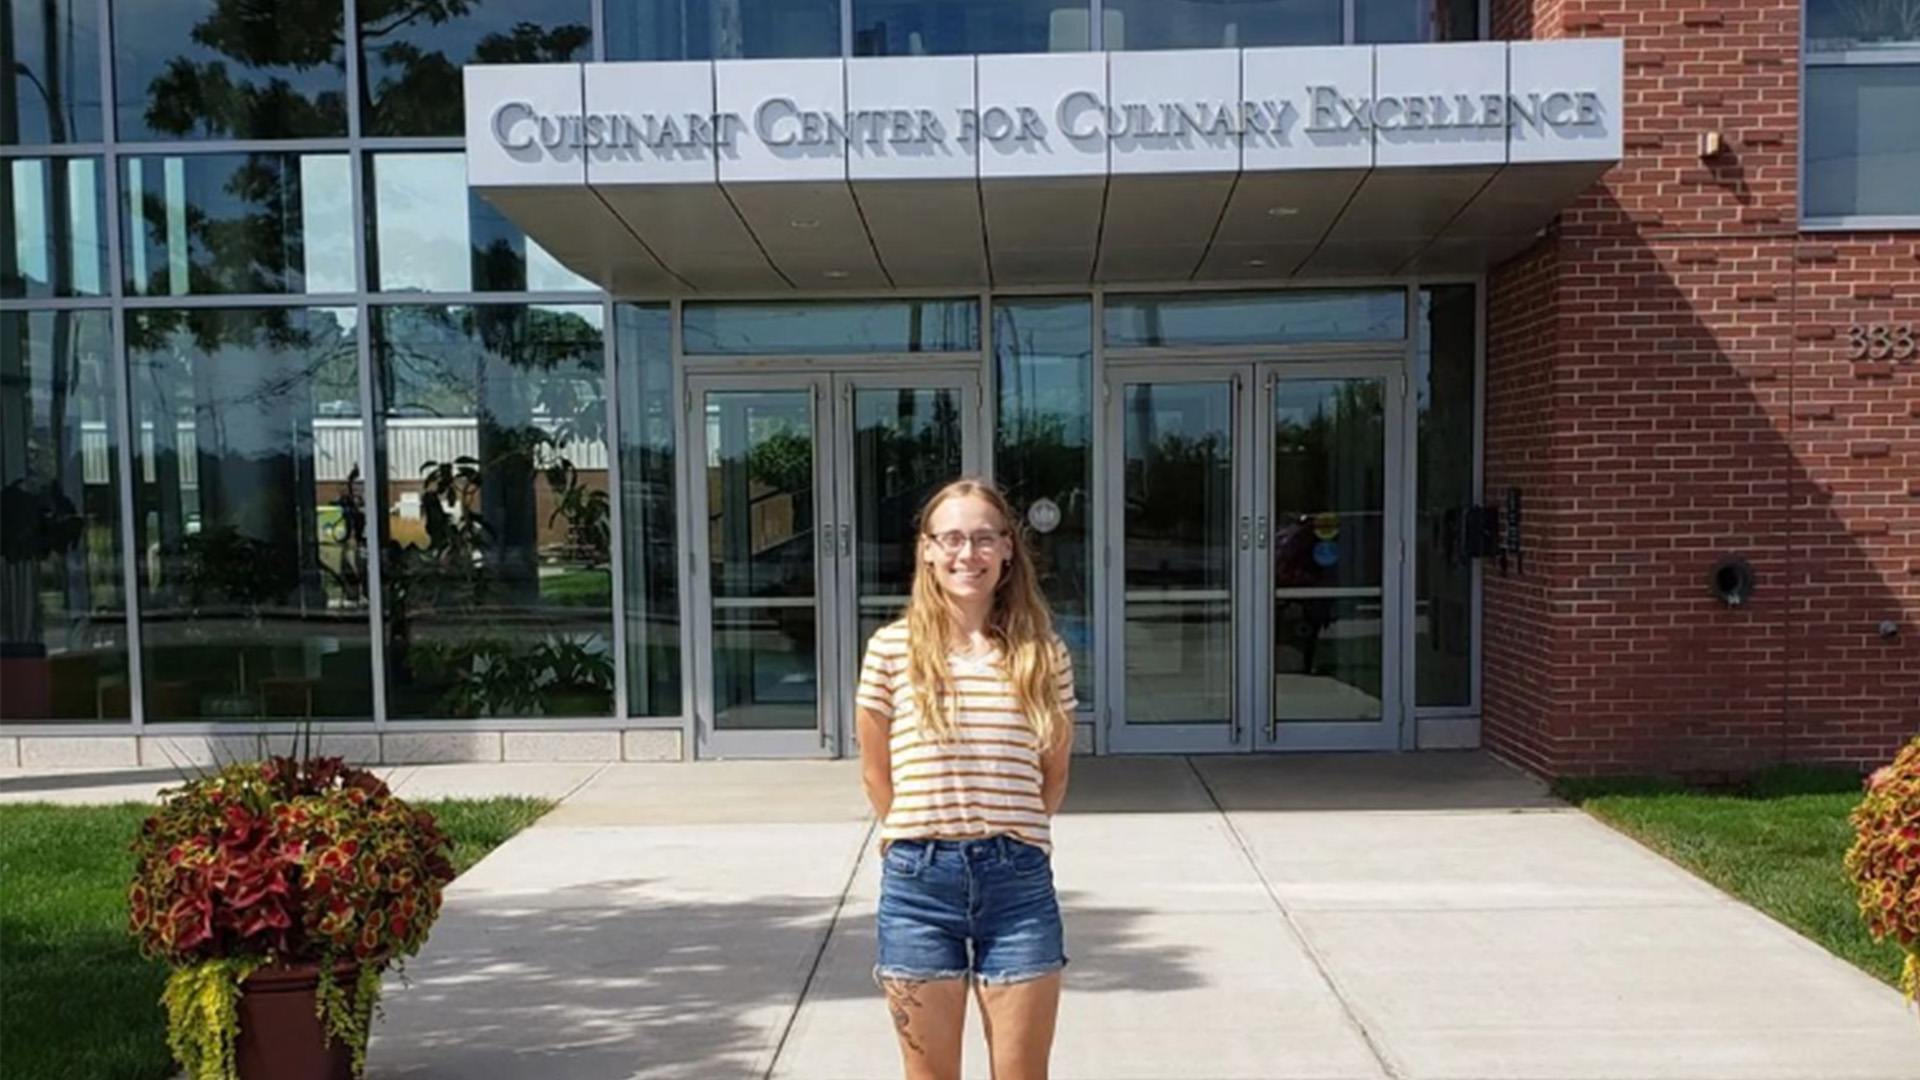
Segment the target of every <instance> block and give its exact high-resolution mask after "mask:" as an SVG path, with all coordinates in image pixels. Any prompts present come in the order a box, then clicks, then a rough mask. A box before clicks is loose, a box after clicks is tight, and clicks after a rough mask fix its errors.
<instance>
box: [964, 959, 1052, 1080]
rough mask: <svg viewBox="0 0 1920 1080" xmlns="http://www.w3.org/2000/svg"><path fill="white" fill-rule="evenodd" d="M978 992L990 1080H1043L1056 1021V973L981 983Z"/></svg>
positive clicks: (1044, 1079)
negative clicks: (991, 1061)
mask: <svg viewBox="0 0 1920 1080" xmlns="http://www.w3.org/2000/svg"><path fill="white" fill-rule="evenodd" d="M979 993H980V1016H981V1023H982V1025H983V1026H984V1028H985V1030H986V1035H987V1053H988V1054H989V1055H990V1056H991V1057H992V1059H993V1080H1047V1062H1048V1059H1049V1058H1051V1057H1052V1055H1053V1029H1054V1025H1055V1023H1056V1022H1057V1021H1058V1020H1059V1018H1060V974H1059V973H1058V972H1055V973H1054V974H1052V975H1047V976H1043V977H1042V978H1038V979H1030V980H1028V981H1026V982H1017V983H1005V984H1001V985H998V986H994V985H988V984H982V985H981V987H980V990H979Z"/></svg>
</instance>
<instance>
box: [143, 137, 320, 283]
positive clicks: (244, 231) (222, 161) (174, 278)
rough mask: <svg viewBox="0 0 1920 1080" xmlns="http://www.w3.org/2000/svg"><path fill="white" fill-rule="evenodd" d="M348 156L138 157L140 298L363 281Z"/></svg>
mask: <svg viewBox="0 0 1920 1080" xmlns="http://www.w3.org/2000/svg"><path fill="white" fill-rule="evenodd" d="M347 169H348V165H347V156H346V155H345V154H193V155H166V156H161V155H157V154H156V155H149V156H145V157H134V158H128V159H126V161H125V173H124V175H123V176H122V183H123V186H124V192H123V195H124V198H123V200H122V202H123V206H122V208H121V223H122V225H123V227H124V229H125V233H126V277H127V291H128V292H129V293H132V294H133V295H135V296H204V295H210V294H233V293H306V294H313V293H328V292H349V291H352V289H353V283H354V276H353V243H352V236H353V185H352V176H351V174H350V173H349V172H348V171H347Z"/></svg>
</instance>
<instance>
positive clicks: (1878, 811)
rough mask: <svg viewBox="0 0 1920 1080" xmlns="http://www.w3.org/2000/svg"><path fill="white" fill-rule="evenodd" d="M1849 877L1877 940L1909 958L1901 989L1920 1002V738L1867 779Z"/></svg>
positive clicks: (1849, 860) (1855, 822)
mask: <svg viewBox="0 0 1920 1080" xmlns="http://www.w3.org/2000/svg"><path fill="white" fill-rule="evenodd" d="M1852 820H1853V831H1854V842H1853V847H1852V848H1851V849H1849V850H1848V851H1847V860H1846V867H1847V874H1848V876H1849V877H1851V878H1852V879H1853V884H1854V888H1855V890H1856V892H1857V896H1858V899H1859V902H1860V915H1861V917H1862V918H1864V919H1865V920H1866V923H1867V931H1868V932H1869V933H1871V934H1872V935H1873V939H1874V940H1875V941H1893V942H1894V943H1896V944H1898V945H1899V946H1900V948H1901V949H1903V950H1905V952H1906V954H1907V962H1906V965H1905V967H1904V968H1903V969H1902V971H1901V975H1900V989H1901V990H1903V991H1904V992H1905V993H1906V995H1907V1000H1908V1001H1910V1002H1914V1001H1920V739H1915V740H1913V741H1912V742H1910V743H1908V744H1907V747H1906V749H1904V750H1902V751H1900V753H1899V755H1898V756H1896V757H1895V758H1894V759H1893V763H1892V764H1891V765H1888V766H1886V767H1885V768H1882V769H1879V770H1876V771H1875V772H1874V774H1873V775H1872V776H1871V777H1869V778H1868V779H1867V792H1866V795H1865V797H1863V798H1862V799H1861V800H1860V805H1859V806H1857V807H1855V808H1854V811H1853V818H1852Z"/></svg>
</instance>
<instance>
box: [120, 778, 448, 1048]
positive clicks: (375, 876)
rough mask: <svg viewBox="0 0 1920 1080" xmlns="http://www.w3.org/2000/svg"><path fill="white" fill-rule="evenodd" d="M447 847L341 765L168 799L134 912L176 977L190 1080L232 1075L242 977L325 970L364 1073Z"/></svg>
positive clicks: (422, 927)
mask: <svg viewBox="0 0 1920 1080" xmlns="http://www.w3.org/2000/svg"><path fill="white" fill-rule="evenodd" d="M452 849H453V844H452V841H451V840H450V839H449V838H448V837H447V836H446V834H445V833H443V832H442V831H441V830H440V829H439V827H438V826H437V825H436V823H435V822H434V819H433V817H432V815H430V814H428V813H426V812H424V811H420V810H416V809H414V808H412V807H411V806H409V805H407V803H406V802H405V801H404V800H402V799H400V798H398V797H397V796H395V795H394V794H393V793H392V792H391V791H390V790H389V789H388V788H387V785H386V783H385V782H384V781H382V780H381V779H380V778H379V777H378V776H375V775H374V774H373V773H371V772H368V771H366V770H364V769H358V768H354V767H352V766H349V765H347V764H345V763H344V762H343V761H342V760H341V759H339V758H331V757H312V758H301V759H296V758H292V757H277V758H271V759H269V760H266V761H263V762H249V763H237V764H231V765H227V766H225V767H224V768H221V769H220V770H219V771H218V772H215V773H212V774H209V775H206V776H202V777H199V778H197V779H194V780H191V781H189V782H187V783H186V784H185V785H183V786H181V787H178V788H174V789H170V790H169V791H167V792H164V793H163V795H162V801H161V805H160V808H159V810H158V811H157V812H156V813H154V814H153V815H152V816H151V817H149V818H147V820H146V821H145V822H144V823H143V824H142V826H141V829H140V835H139V837H138V838H137V839H136V840H135V841H134V844H133V850H134V853H135V855H136V858H137V870H136V873H135V876H134V880H133V882H132V884H131V885H130V886H129V888H128V890H127V907H128V915H129V923H130V928H131V930H132V932H133V934H134V936H135V937H136V938H137V939H138V940H139V942H140V945H141V948H142V950H143V951H144V952H145V953H146V954H147V955H149V956H151V957H155V958H158V959H162V960H165V961H167V962H168V963H170V964H172V965H173V966H174V968H175V978H174V980H173V981H172V982H170V983H169V987H168V992H167V997H166V1001H167V1005H168V1009H169V1013H170V1016H171V1019H172V1021H173V1024H172V1030H171V1031H170V1041H171V1042H172V1043H173V1045H174V1050H175V1054H176V1056H177V1057H179V1058H180V1059H181V1064H182V1065H184V1066H186V1067H187V1070H188V1074H189V1076H190V1077H191V1078H192V1080H229V1078H230V1077H231V1076H232V1046H233V1039H234V1037H235V1035H236V1034H237V1032H236V1030H235V1024H234V1022H233V1020H232V1016H231V1014H232V1005H233V1003H234V1002H235V1001H237V995H238V993H239V992H240V989H241V987H240V983H241V982H242V981H243V980H244V978H245V977H246V975H248V974H250V973H251V972H252V971H253V970H255V969H257V968H260V967H264V966H291V965H298V964H314V965H317V967H318V971H319V978H320V1005H321V1018H322V1019H323V1020H324V1021H325V1023H326V1027H327V1030H328V1032H329V1033H330V1035H331V1036H332V1037H335V1038H341V1039H344V1040H346V1042H347V1043H348V1045H349V1046H350V1047H351V1049H352V1050H353V1057H354V1069H355V1072H356V1074H357V1073H358V1072H359V1071H360V1070H361V1068H363V1066H364V1055H365V1048H366V1037H367V1025H368V1020H369V1018H370V1016H371V1013H372V1009H373V1007H374V1004H375V1002H376V1001H377V998H378V995H379V990H380V974H381V972H382V971H384V970H385V969H386V968H387V967H389V966H391V965H394V964H396V963H398V962H400V961H401V960H403V959H404V958H406V957H409V956H412V955H414V954H415V953H417V952H418V951H419V949H420V947H421V946H422V945H423V944H425V942H426V938H427V932H428V930H429V929H430V928H431V927H432V925H433V922H434V919H435V918H436V917H437V916H438V915H439V912H440V903H441V893H442V890H443V889H445V887H446V885H447V883H448V882H450V881H451V880H453V874H454V870H453V863H452V861H451V858H450V856H451V854H452ZM347 970H352V971H355V972H356V975H355V985H354V989H353V992H352V993H348V992H347V991H346V990H345V989H344V988H343V987H341V986H340V985H339V984H338V982H337V979H336V972H338V971H347ZM209 1012H211V1013H213V1014H215V1015H214V1018H213V1022H212V1023H209V1020H208V1015H209ZM222 1020H225V1021H226V1022H224V1023H223V1022H221V1021H222Z"/></svg>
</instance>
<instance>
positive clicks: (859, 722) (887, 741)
mask: <svg viewBox="0 0 1920 1080" xmlns="http://www.w3.org/2000/svg"><path fill="white" fill-rule="evenodd" d="M854 715H855V721H854V723H855V725H856V726H857V727H858V728H859V731H860V782H861V784H862V786H864V787H865V788H866V789H867V802H869V803H871V804H872V805H873V812H874V815H875V816H877V817H878V818H880V820H882V821H885V820H886V819H887V811H889V810H891V809H893V722H892V721H891V720H888V719H887V718H886V717H884V716H881V715H880V714H879V713H876V712H874V711H873V710H872V709H869V708H867V707H865V706H864V705H863V706H861V707H860V708H859V709H856V710H855V713H854Z"/></svg>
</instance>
